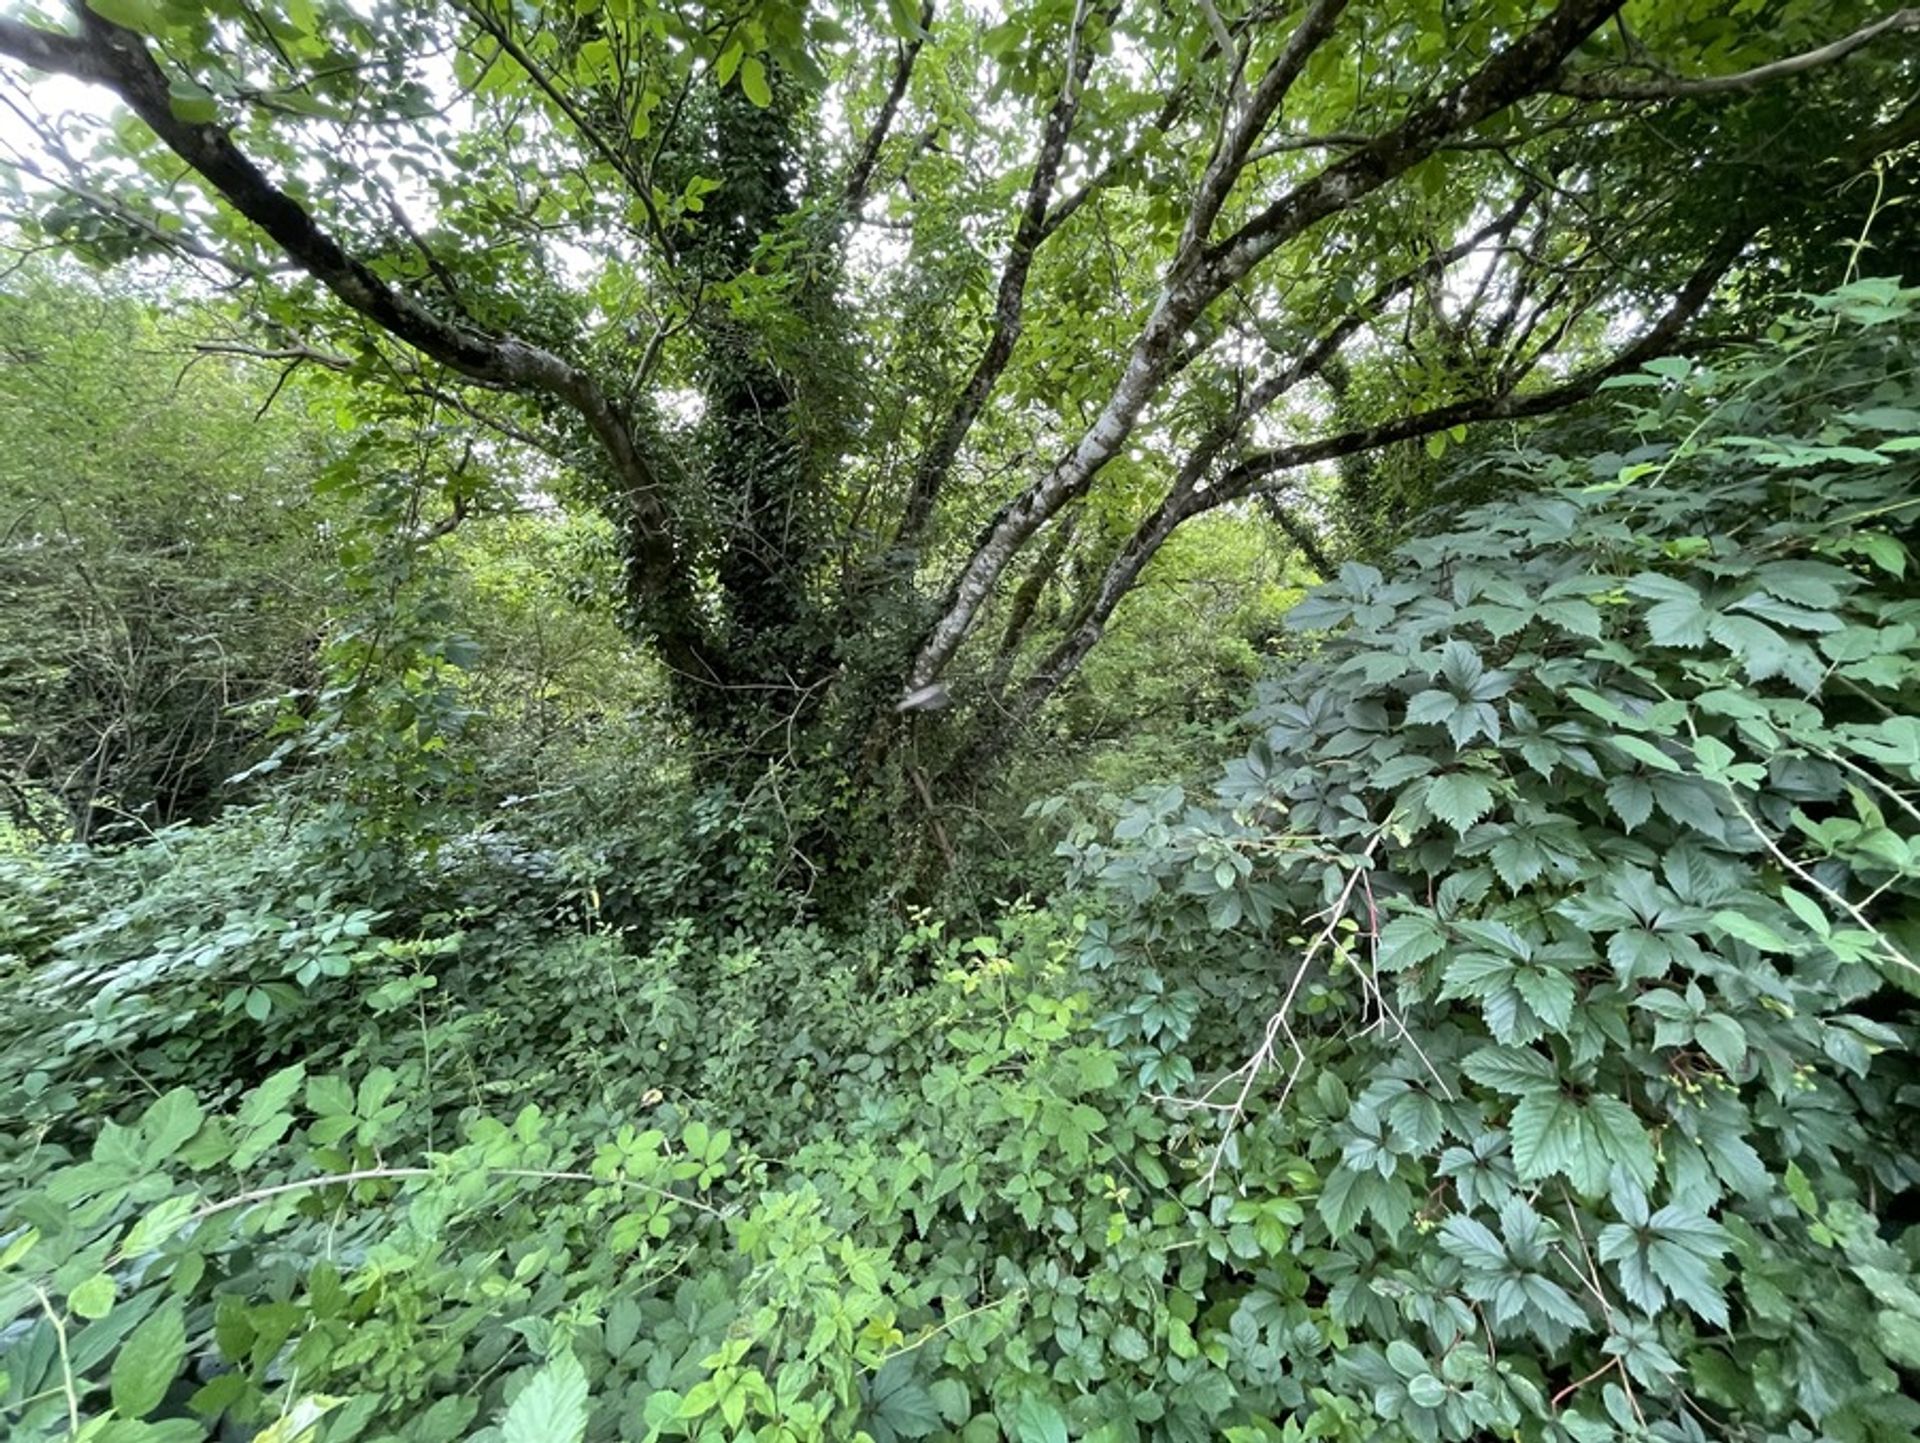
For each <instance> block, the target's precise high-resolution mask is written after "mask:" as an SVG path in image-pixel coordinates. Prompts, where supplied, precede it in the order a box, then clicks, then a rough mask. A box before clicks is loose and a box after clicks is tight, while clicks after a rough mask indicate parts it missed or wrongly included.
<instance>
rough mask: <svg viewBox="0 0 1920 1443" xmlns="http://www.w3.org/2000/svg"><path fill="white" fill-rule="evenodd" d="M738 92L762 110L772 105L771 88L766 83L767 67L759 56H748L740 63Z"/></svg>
mask: <svg viewBox="0 0 1920 1443" xmlns="http://www.w3.org/2000/svg"><path fill="white" fill-rule="evenodd" d="M740 90H741V92H742V93H743V94H744V95H745V96H746V97H747V99H748V100H750V101H752V102H753V103H754V104H755V105H757V106H759V107H760V108H761V109H762V110H765V109H766V108H767V107H768V106H769V105H771V104H773V87H772V86H771V85H769V84H768V83H767V67H766V66H765V65H764V64H762V63H761V61H760V57H759V56H757V55H749V56H748V57H747V58H746V59H745V60H743V61H741V62H740Z"/></svg>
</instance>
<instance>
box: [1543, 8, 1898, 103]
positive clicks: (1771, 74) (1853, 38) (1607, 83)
mask: <svg viewBox="0 0 1920 1443" xmlns="http://www.w3.org/2000/svg"><path fill="white" fill-rule="evenodd" d="M1908 30H1920V9H1916V8H1911V7H1910V8H1908V9H1905V10H1896V11H1894V12H1893V14H1891V15H1888V16H1885V17H1883V18H1881V19H1879V20H1876V21H1874V22H1873V24H1871V25H1865V26H1862V27H1861V28H1860V29H1858V30H1856V31H1854V32H1853V33H1852V34H1851V35H1843V36H1842V37H1841V38H1840V39H1838V40H1835V41H1833V42H1832V43H1831V44H1828V45H1822V46H1820V47H1818V48H1817V49H1814V50H1806V51H1802V52H1801V53H1800V54H1798V55H1789V56H1787V57H1786V58H1785V59H1782V60H1775V61H1772V62H1771V63H1769V64H1766V65H1757V66H1755V67H1754V68H1753V69H1751V70H1741V71H1738V72H1736V73H1734V74H1732V75H1703V76H1698V77H1695V78H1692V79H1684V78H1674V79H1663V80H1623V79H1621V78H1620V77H1618V76H1616V75H1582V74H1578V73H1569V74H1565V75H1562V76H1560V77H1559V78H1558V79H1557V80H1556V81H1555V82H1554V84H1553V89H1554V90H1555V91H1556V92H1557V93H1559V94H1561V95H1572V96H1577V97H1579V98H1580V99H1582V100H1681V99H1687V98H1690V97H1692V96H1696V95H1726V94H1729V93H1731V92H1734V91H1741V90H1752V89H1754V88H1755V87H1756V86H1761V85H1766V84H1769V83H1771V82H1773V81H1775V80H1784V79H1786V78H1787V77H1788V76H1790V75H1800V74H1803V73H1804V72H1806V71H1808V70H1816V69H1818V68H1819V67H1821V66H1823V65H1832V64H1833V63H1834V62H1835V61H1839V60H1844V59H1846V58H1847V57H1848V56H1849V55H1851V54H1853V52H1854V51H1856V50H1859V49H1861V48H1862V47H1863V46H1866V45H1870V44H1872V43H1873V42H1874V41H1876V40H1878V39H1879V38H1880V37H1881V36H1883V35H1896V34H1899V33H1900V32H1902V31H1908Z"/></svg>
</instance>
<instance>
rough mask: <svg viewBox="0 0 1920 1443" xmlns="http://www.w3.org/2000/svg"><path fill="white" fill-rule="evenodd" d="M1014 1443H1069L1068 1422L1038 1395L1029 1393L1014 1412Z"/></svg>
mask: <svg viewBox="0 0 1920 1443" xmlns="http://www.w3.org/2000/svg"><path fill="white" fill-rule="evenodd" d="M1013 1443H1067V1420H1066V1418H1065V1417H1063V1416H1062V1415H1061V1412H1060V1410H1059V1409H1058V1408H1056V1407H1054V1406H1053V1404H1052V1403H1050V1402H1048V1401H1047V1400H1046V1399H1045V1398H1042V1397H1041V1396H1040V1395H1039V1394H1038V1393H1029V1394H1027V1395H1026V1396H1025V1397H1024V1398H1022V1399H1021V1400H1020V1401H1019V1403H1018V1404H1016V1405H1015V1407H1014V1410H1013Z"/></svg>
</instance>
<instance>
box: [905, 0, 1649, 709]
mask: <svg viewBox="0 0 1920 1443" xmlns="http://www.w3.org/2000/svg"><path fill="white" fill-rule="evenodd" d="M1622 3H1624V0H1564V3H1563V4H1562V5H1561V6H1560V8H1559V9H1557V10H1555V11H1554V12H1553V14H1552V15H1550V16H1548V17H1547V19H1546V20H1544V21H1542V22H1541V23H1540V25H1538V26H1537V27H1536V28H1535V29H1533V30H1532V31H1530V32H1528V33H1527V34H1526V35H1525V36H1523V37H1521V38H1520V39H1519V40H1516V41H1514V42H1513V43H1512V44H1510V45H1508V46H1507V47H1506V48H1505V49H1503V50H1501V51H1498V52H1497V53H1495V54H1494V55H1493V56H1492V57H1491V58H1489V59H1488V60H1487V61H1486V62H1485V63H1484V64H1483V65H1482V66H1481V67H1480V68H1479V69H1478V70H1476V71H1475V72H1474V73H1473V74H1472V75H1470V76H1469V77H1467V79H1465V80H1464V81H1462V82H1460V83H1459V84H1458V85H1456V86H1455V87H1454V88H1453V89H1452V90H1450V91H1448V92H1447V93H1446V94H1445V95H1443V96H1441V97H1440V98H1439V99H1438V100H1436V101H1434V102H1432V103H1430V104H1428V105H1426V106H1424V107H1422V108H1420V109H1419V110H1417V111H1415V112H1414V113H1413V114H1412V115H1411V116H1409V117H1408V118H1407V119H1406V120H1404V121H1402V122H1401V123H1400V124H1399V125H1397V126H1395V127H1394V128H1393V129H1391V130H1389V131H1387V132H1386V133H1385V134H1383V135H1382V136H1381V137H1380V138H1379V139H1377V140H1375V141H1373V142H1372V143H1371V144H1369V145H1367V146H1366V147H1364V148H1362V149H1360V150H1358V151H1356V152H1354V153H1353V154H1351V155H1349V156H1346V157H1345V158H1343V159H1341V160H1339V161H1337V162H1335V163H1334V164H1333V165H1331V166H1329V167H1328V168H1327V169H1325V170H1323V171H1321V172H1320V173H1319V174H1318V175H1317V176H1315V177H1314V178H1313V179H1311V180H1308V181H1306V182H1304V183H1303V184H1302V185H1300V186H1299V187H1297V188H1296V189H1294V190H1293V191H1291V192H1289V193H1288V194H1287V195H1285V196H1283V197H1281V198H1280V199H1279V200H1278V201H1276V202H1274V204H1273V205H1271V206H1269V207H1267V208H1266V209H1265V210H1264V211H1262V212H1260V213H1259V214H1258V215H1256V216H1255V217H1254V218H1253V219H1252V220H1250V221H1249V222H1248V223H1247V224H1246V225H1245V226H1243V227H1242V228H1241V229H1240V230H1239V231H1237V232H1235V233H1234V234H1233V235H1232V236H1230V237H1229V238H1228V239H1226V240H1225V241H1222V242H1219V243H1217V244H1214V245H1211V246H1209V245H1207V243H1206V237H1207V235H1208V234H1209V232H1210V231H1211V228H1212V218H1213V216H1214V215H1215V214H1217V213H1218V211H1219V209H1220V207H1221V206H1222V205H1224V203H1225V199H1226V196H1227V194H1228V193H1229V192H1230V191H1231V189H1232V186H1233V182H1234V181H1235V180H1236V179H1237V178H1238V175H1239V173H1240V168H1243V167H1244V162H1245V157H1246V155H1247V154H1248V152H1249V151H1250V150H1251V149H1252V146H1253V143H1254V141H1255V140H1256V139H1257V137H1258V134H1259V128H1260V124H1264V121H1265V118H1266V117H1267V116H1270V115H1271V113H1272V107H1277V105H1278V104H1279V100H1280V98H1281V97H1283V96H1284V93H1285V89H1286V86H1287V85H1289V84H1291V80H1292V77H1293V76H1294V75H1297V74H1298V71H1299V69H1300V68H1301V67H1304V65H1305V63H1306V59H1307V57H1308V55H1310V54H1311V53H1312V51H1313V50H1314V49H1315V48H1317V47H1318V45H1319V44H1320V43H1321V42H1322V41H1324V40H1325V39H1326V37H1327V34H1329V33H1330V32H1331V29H1332V23H1333V18H1334V17H1335V16H1337V14H1338V12H1339V10H1340V9H1341V7H1342V5H1343V4H1344V0H1318V3H1316V4H1315V5H1314V6H1313V7H1312V8H1310V9H1309V11H1308V12H1307V15H1306V16H1305V18H1303V19H1302V21H1301V22H1300V26H1299V27H1298V29H1297V30H1296V31H1295V33H1294V35H1293V37H1292V38H1291V39H1290V40H1289V43H1288V46H1287V47H1286V49H1285V50H1284V51H1283V53H1282V55H1281V57H1280V59H1278V60H1276V61H1275V63H1274V66H1273V67H1272V68H1271V69H1270V70H1269V72H1268V74H1267V75H1266V76H1264V77H1263V78H1262V80H1261V82H1260V85H1259V86H1258V87H1256V89H1255V92H1254V97H1253V99H1252V100H1251V101H1250V102H1249V110H1248V118H1249V119H1251V118H1252V117H1254V116H1256V115H1258V116H1260V123H1259V124H1254V125H1251V126H1243V127H1241V128H1233V129H1230V131H1229V133H1228V134H1227V135H1226V136H1225V137H1224V138H1223V140H1222V142H1221V144H1220V146H1219V148H1218V149H1217V151H1216V153H1215V155H1214V157H1213V158H1212V159H1211V160H1210V161H1209V162H1208V167H1207V173H1206V175H1205V176H1203V178H1202V183H1201V188H1200V190H1201V193H1200V196H1199V198H1198V199H1197V200H1196V202H1195V208H1194V212H1193V214H1192V215H1191V216H1190V217H1189V219H1188V223H1187V226H1186V229H1185V234H1184V235H1183V238H1182V242H1181V245H1180V247H1179V249H1178V250H1177V252H1176V254H1175V256H1174V259H1173V261H1172V263H1171V265H1170V266H1169V268H1168V271H1167V277H1166V286H1165V288H1164V289H1163V291H1162V292H1161V295H1160V298H1159V300H1158V302H1157V303H1156V304H1155V306H1154V309H1153V312H1152V314H1151V315H1150V316H1149V317H1148V318H1147V322H1146V325H1145V326H1144V327H1143V328H1142V330H1141V333H1140V335H1139V337H1138V338H1137V339H1136V340H1135V342H1134V345H1133V348H1132V351H1131V352H1130V354H1129V356H1128V358H1127V363H1126V366H1125V368H1124V369H1123V370H1122V372H1121V375H1120V379H1119V381H1118V382H1117V383H1116V384H1115V386H1114V389H1113V391H1112V392H1111V393H1110V394H1109V396H1108V399H1107V402H1106V404H1105V406H1104V407H1102V409H1101V412H1100V415H1099V416H1098V418H1097V419H1096V420H1095V421H1094V424H1093V425H1092V426H1091V427H1090V428H1089V429H1088V431H1087V432H1086V434H1085V435H1084V436H1082V438H1081V439H1080V441H1079V443H1078V444H1077V445H1076V446H1075V447H1074V449H1073V450H1072V451H1071V452H1069V453H1068V454H1067V455H1066V456H1064V457H1062V458H1061V459H1060V460H1059V461H1057V462H1056V463H1055V464H1054V466H1053V467H1052V468H1051V469H1050V470H1049V471H1048V472H1047V473H1046V474H1045V475H1044V476H1042V477H1041V478H1040V480H1039V481H1037V482H1035V483H1034V484H1033V485H1032V486H1031V487H1029V488H1028V490H1027V491H1026V492H1025V493H1024V494H1023V495H1022V496H1020V497H1019V498H1018V499H1017V500H1015V501H1013V502H1012V503H1010V504H1009V505H1008V506H1006V507H1005V508H1003V509H1002V510H1001V512H1000V513H999V514H998V515H997V516H995V517H994V519H993V521H992V522H991V523H990V524H989V525H988V527H987V528H986V530H985V532H984V534H983V535H982V536H981V538H980V540H979V541H978V542H977V544H976V545H975V547H974V551H973V554H972V556H971V557H969V559H968V561H967V563H966V564H965V566H964V567H962V569H961V571H960V574H959V575H958V576H957V577H956V578H955V580H954V582H953V585H952V586H951V588H950V589H949V591H948V595H947V599H946V604H945V606H944V607H943V608H942V611H941V614H940V616H939V617H938V619H937V620H936V621H935V622H934V623H933V625H932V627H931V628H930V629H929V630H928V632H927V634H926V636H925V639H924V641H923V642H922V644H921V647H920V651H919V654H918V655H917V656H916V657H915V659H914V664H913V668H912V671H911V674H910V676H909V680H908V685H907V690H908V691H909V692H914V691H918V690H920V689H922V688H925V687H927V686H930V685H931V684H932V683H933V681H934V680H935V678H936V677H938V676H939V674H940V673H941V671H943V670H944V669H945V667H946V665H947V663H948V662H949V661H951V660H952V659H953V655H954V653H955V652H956V651H958V650H959V648H960V645H961V643H962V642H963V641H964V640H965V639H966V637H967V635H968V634H969V633H970V632H971V631H972V629H973V625H974V622H975V620H976V619H977V617H978V615H979V612H980V608H981V607H982V605H984V604H985V602H986V600H987V598H988V597H989V596H990V595H991V594H992V592H993V590H994V587H995V586H996V585H997V583H998V581H999V578H1000V576H1001V574H1002V573H1003V572H1004V571H1005V569H1006V566H1007V564H1008V562H1009V561H1011V560H1012V558H1013V556H1014V554H1015V553H1016V552H1018V551H1019V549H1020V548H1021V547H1022V546H1023V545H1024V544H1025V543H1026V541H1027V540H1028V539H1029V538H1030V537H1031V536H1032V535H1033V534H1034V532H1035V531H1037V530H1038V529H1039V528H1040V527H1041V526H1042V525H1044V524H1045V523H1046V521H1047V520H1048V518H1049V517H1051V516H1052V515H1053V514H1054V513H1055V512H1056V511H1058V510H1059V509H1060V507H1061V506H1063V505H1064V504H1065V503H1066V502H1067V501H1069V500H1071V499H1072V498H1073V497H1074V496H1076V495H1078V494H1080V492H1081V491H1083V490H1084V489H1085V488H1086V487H1087V486H1088V485H1090V484H1091V483H1092V480H1093V478H1094V476H1095V475H1096V474H1097V473H1098V472H1099V471H1100V469H1101V468H1102V467H1103V466H1105V465H1106V463H1107V462H1108V461H1109V460H1110V459H1111V458H1112V457H1113V456H1114V455H1115V453H1116V452H1118V450H1119V449H1120V448H1121V446H1123V445H1124V444H1125V443H1126V440H1127V437H1128V436H1129V435H1131V434H1132V431H1133V428H1134V426H1135V425H1136V424H1137V422H1138V420H1139V418H1140V415H1141V413H1142V412H1143V411H1144V410H1145V409H1146V406H1147V404H1148V402H1149V401H1150V400H1151V399H1152V398H1153V397H1154V395H1156V394H1157V393H1158V392H1159V390H1160V388H1161V386H1162V385H1163V383H1164V382H1165V381H1166V379H1167V377H1168V375H1169V373H1170V370H1171V368H1172V366H1173V364H1174V362H1175V361H1176V360H1177V359H1178V358H1179V357H1180V355H1181V353H1182V348H1181V345H1180V342H1181V339H1182V337H1184V336H1185V335H1186V333H1187V331H1188V329H1189V328H1190V327H1191V326H1192V325H1193V323H1194V322H1195V321H1196V320H1198V319H1199V317H1200V316H1201V314H1202V313H1203V312H1204V311H1205V310H1206V309H1207V308H1208V306H1210V305H1211V304H1212V303H1213V302H1214V301H1215V300H1216V299H1218V297H1219V296H1220V295H1221V294H1222V293H1223V292H1224V291H1226V290H1227V289H1228V288H1229V287H1230V286H1232V285H1234V284H1235V283H1237V282H1238V281H1240V280H1242V279H1244V278H1245V277H1246V276H1247V274H1248V273H1249V272H1251V271H1252V270H1253V268H1254V267H1255V266H1256V265H1258V264H1259V263H1260V261H1261V260H1263V259H1264V258H1265V257H1266V256H1267V255H1269V254H1271V253H1272V252H1273V250H1274V249H1276V248H1277V247H1278V246H1280V245H1281V244H1283V243H1284V242H1286V241H1288V240H1291V239H1293V238H1295V237H1297V236H1299V235H1301V234H1303V233H1304V232H1305V231H1307V230H1308V229H1310V228H1311V227H1312V226H1314V225H1316V224H1317V223H1318V222H1320V221H1321V220H1324V219H1326V218H1327V217H1328V216H1331V215H1335V214H1338V213H1339V212H1341V211H1343V210H1346V209H1348V208H1350V207H1351V206H1353V205H1354V204H1356V203H1357V202H1358V201H1359V200H1360V199H1361V198H1363V197H1364V196H1366V195H1369V194H1371V193H1372V192H1373V191H1375V190H1377V189H1379V188H1380V187H1381V186H1383V185H1386V184H1387V183H1388V182H1390V181H1391V180H1393V179H1395V178H1396V177H1398V176H1400V175H1402V174H1404V173H1405V172H1406V171H1407V170H1408V169H1410V168H1411V167H1412V166H1414V165H1416V164H1418V163H1419V162H1420V161H1421V160H1424V159H1425V158H1426V157H1427V156H1429V155H1431V154H1433V153H1434V152H1435V151H1436V150H1438V149H1439V148H1440V147H1441V146H1442V145H1444V144H1445V142H1446V141H1447V140H1448V139H1449V138H1451V137H1452V136H1453V135H1454V134H1456V133H1458V132H1459V131H1462V130H1465V129H1468V128H1470V127H1472V126H1474V125H1477V124H1479V123H1480V122H1481V121H1483V120H1485V119H1487V118H1488V117H1490V116H1492V115H1495V114H1497V113H1498V112H1499V111H1501V110H1503V109H1505V108H1506V107H1507V106H1508V105H1511V104H1512V103H1513V102H1514V101H1516V100H1519V99H1520V98H1522V97H1524V96H1526V95H1528V94H1531V93H1533V92H1534V91H1535V90H1537V89H1538V87H1539V86H1540V85H1541V84H1542V83H1544V82H1545V81H1546V80H1547V79H1548V78H1549V77H1550V76H1552V75H1554V74H1556V73H1557V72H1558V71H1559V69H1560V67H1561V65H1562V64H1563V63H1564V62H1565V60H1566V57H1567V56H1568V55H1569V54H1571V53H1572V51H1573V50H1574V49H1575V48H1576V47H1577V46H1579V44H1580V43H1581V42H1582V41H1583V40H1585V39H1586V37H1587V36H1588V35H1589V34H1591V33H1592V31H1593V30H1594V29H1595V28H1596V27H1597V26H1598V25H1599V24H1600V23H1601V22H1602V21H1604V20H1605V19H1606V17H1607V16H1608V15H1609V14H1611V13H1612V12H1613V11H1614V10H1616V9H1618V8H1619V6H1620V5H1621V4H1622ZM1269 100H1271V106H1268V102H1269ZM1263 106H1268V108H1267V109H1266V111H1265V113H1264V114H1262V107H1263ZM1243 131H1244V133H1242V132H1243Z"/></svg>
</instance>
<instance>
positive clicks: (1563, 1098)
mask: <svg viewBox="0 0 1920 1443" xmlns="http://www.w3.org/2000/svg"><path fill="white" fill-rule="evenodd" d="M1578 1128H1579V1109H1578V1108H1577V1107H1575V1106H1574V1103H1573V1101H1572V1099H1571V1098H1569V1097H1567V1095H1566V1094H1565V1093H1563V1092H1561V1091H1560V1090H1559V1089H1558V1088H1555V1089H1554V1090H1553V1091H1547V1090H1545V1089H1541V1090H1539V1091H1534V1092H1529V1093H1527V1094H1526V1096H1524V1097H1522V1098H1521V1099H1520V1101H1519V1102H1518V1103H1516V1104H1515V1105H1514V1109H1513V1117H1512V1118H1511V1119H1510V1120H1509V1121H1508V1123H1507V1133H1508V1135H1509V1136H1510V1137H1511V1138H1512V1139H1513V1165H1514V1167H1515V1168H1516V1169H1518V1171H1519V1173H1520V1177H1521V1179H1522V1180H1523V1181H1525V1182H1537V1181H1539V1180H1540V1179H1541V1178H1544V1177H1550V1176H1552V1175H1553V1174H1554V1173H1556V1172H1560V1171H1564V1170H1565V1168H1566V1166H1567V1158H1568V1155H1569V1150H1570V1147H1571V1146H1572V1143H1573V1135H1574V1133H1575V1132H1576V1131H1577V1130H1578Z"/></svg>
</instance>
